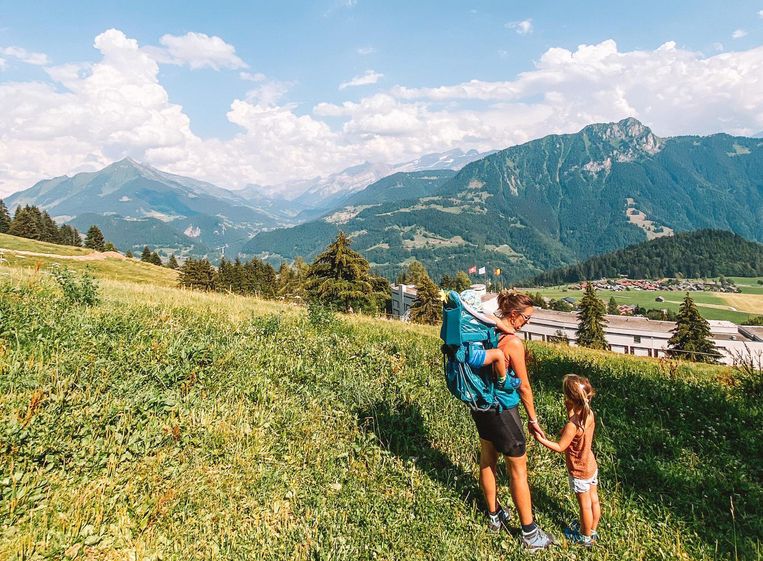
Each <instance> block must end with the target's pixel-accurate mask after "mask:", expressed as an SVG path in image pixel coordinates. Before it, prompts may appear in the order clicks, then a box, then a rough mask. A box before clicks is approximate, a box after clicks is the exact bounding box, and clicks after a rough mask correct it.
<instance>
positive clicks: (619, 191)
mask: <svg viewBox="0 0 763 561" xmlns="http://www.w3.org/2000/svg"><path fill="white" fill-rule="evenodd" d="M761 177H763V142H761V141H760V139H754V138H742V137H732V136H729V135H725V134H718V135H713V136H708V137H694V136H691V137H688V136H687V137H674V138H659V137H657V136H656V135H655V134H654V133H652V131H651V130H649V129H648V128H647V127H645V126H643V125H642V124H641V123H639V122H638V121H636V120H635V119H625V120H623V121H620V122H619V123H609V124H597V125H590V126H588V127H586V128H584V129H583V130H582V131H580V132H578V133H575V134H566V135H551V136H547V137H545V138H542V139H539V140H534V141H531V142H528V143H526V144H522V145H520V146H513V147H511V148H508V149H506V150H502V151H500V152H497V153H495V154H491V155H490V156H487V157H486V158H483V159H481V160H478V161H476V162H473V163H471V164H469V165H467V166H465V167H464V168H463V169H462V170H461V171H460V172H459V173H458V174H456V176H455V177H453V178H452V179H451V180H449V181H447V182H445V183H444V184H443V185H442V187H441V188H440V189H439V190H438V191H436V192H435V193H433V194H431V195H430V196H426V197H423V198H420V199H418V200H415V201H398V202H388V203H384V204H380V205H377V206H372V207H370V208H363V207H359V208H354V209H351V211H350V212H345V213H343V215H342V216H341V219H336V218H334V219H327V218H323V219H322V220H320V221H317V222H309V223H306V224H303V225H301V226H299V227H298V228H299V230H298V232H299V235H298V236H295V235H294V233H293V232H290V231H289V230H274V231H269V232H261V233H259V234H257V235H256V236H255V237H254V238H253V239H252V240H251V241H250V242H249V243H248V244H247V245H246V246H245V251H247V252H248V253H253V254H261V255H266V254H268V255H274V256H282V257H285V258H293V257H296V256H297V255H302V256H303V257H306V258H308V259H309V258H311V257H312V256H313V255H314V252H316V251H318V249H319V247H318V246H319V245H320V244H319V243H318V242H317V241H315V240H318V239H321V240H325V238H322V236H325V235H326V232H327V230H330V231H332V232H334V233H335V232H336V231H337V230H339V229H342V230H344V231H345V232H347V233H348V234H350V235H351V236H352V238H353V241H354V247H355V248H356V249H358V250H360V251H361V252H362V253H363V254H364V255H365V256H366V257H367V258H368V259H369V260H370V261H372V262H373V263H375V264H376V269H377V271H378V272H380V273H382V274H385V275H387V276H390V277H392V276H394V275H395V274H396V273H397V272H398V271H399V270H400V268H401V266H402V264H403V263H404V262H405V261H407V260H409V259H411V258H416V259H417V260H419V261H421V262H422V263H424V264H425V265H426V267H427V268H428V269H429V271H430V273H431V274H433V275H434V276H435V278H437V277H439V276H441V275H442V274H445V273H448V274H452V273H454V272H456V271H458V270H466V269H468V268H469V267H471V266H472V265H478V266H482V265H484V266H486V267H487V268H488V269H489V270H490V269H494V268H501V269H502V271H503V275H502V279H501V280H503V281H505V282H510V281H515V280H518V279H521V278H528V277H529V276H532V275H534V274H537V273H540V272H543V271H546V270H549V269H553V268H557V267H561V266H566V265H571V264H573V263H577V262H579V261H581V260H584V259H587V258H589V257H592V256H594V255H598V254H601V253H606V252H609V251H613V250H617V249H621V248H623V247H627V246H629V245H632V244H635V243H639V242H642V241H645V240H647V239H648V238H652V237H655V236H659V235H664V234H669V233H670V232H671V230H672V231H687V230H696V229H704V228H713V229H722V230H729V231H732V232H734V233H736V234H739V235H741V236H743V237H745V238H746V239H749V240H756V241H760V242H763V189H762V187H763V184H761V179H760V178H761ZM295 240H298V242H299V243H297V244H295V243H294V242H295ZM306 249H307V250H311V251H312V252H311V253H304V250H306Z"/></svg>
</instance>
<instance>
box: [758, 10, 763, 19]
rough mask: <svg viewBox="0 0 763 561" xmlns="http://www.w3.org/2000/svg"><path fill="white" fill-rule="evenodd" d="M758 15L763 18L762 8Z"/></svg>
mask: <svg viewBox="0 0 763 561" xmlns="http://www.w3.org/2000/svg"><path fill="white" fill-rule="evenodd" d="M758 17H759V18H761V19H763V10H760V11H759V12H758Z"/></svg>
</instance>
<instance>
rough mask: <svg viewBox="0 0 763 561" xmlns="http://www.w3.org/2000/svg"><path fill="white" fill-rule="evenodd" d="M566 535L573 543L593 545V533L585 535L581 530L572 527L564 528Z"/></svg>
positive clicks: (584, 545) (586, 545)
mask: <svg viewBox="0 0 763 561" xmlns="http://www.w3.org/2000/svg"><path fill="white" fill-rule="evenodd" d="M564 537H565V538H567V539H568V540H569V541H571V542H572V543H576V544H578V545H582V546H583V547H592V546H593V535H591V536H584V535H583V534H581V533H580V531H578V530H573V529H572V528H565V529H564Z"/></svg>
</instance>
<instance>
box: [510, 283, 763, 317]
mask: <svg viewBox="0 0 763 561" xmlns="http://www.w3.org/2000/svg"><path fill="white" fill-rule="evenodd" d="M745 288H746V287H745ZM525 290H527V291H528V292H532V293H533V294H535V293H536V292H540V293H541V294H542V295H543V296H546V297H548V298H555V299H558V298H565V297H567V296H570V297H572V298H575V299H576V300H579V299H580V298H581V297H582V295H583V291H582V290H578V289H574V290H573V289H570V288H567V285H565V286H559V287H552V288H539V289H535V288H528V289H525ZM742 293H743V294H749V295H750V296H751V297H752V299H753V301H752V303H750V304H748V305H747V311H745V312H742V311H732V310H730V309H729V308H730V307H732V303H730V302H728V301H726V300H725V299H724V296H725V295H721V294H720V293H716V292H692V293H691V297H692V298H693V299H694V301H695V302H696V303H697V306H698V307H699V311H700V313H701V314H702V315H703V316H704V318H705V319H723V320H728V321H733V322H735V323H741V322H743V321H744V320H746V319H748V318H750V317H753V316H756V315H763V293H761V295H760V296H759V293H757V292H754V291H753V290H750V291H746V290H745V289H744V288H743V289H742ZM597 294H598V296H599V298H601V299H602V300H604V302H605V303H606V302H609V299H610V297H613V296H614V298H615V300H616V301H617V303H618V304H632V305H638V306H643V307H644V308H646V309H649V308H656V309H663V308H665V309H669V310H674V311H678V308H679V306H680V305H681V301H682V300H683V298H684V295H685V293H683V292H672V291H667V290H657V291H654V292H651V291H639V290H630V291H612V290H598V291H597ZM658 296H662V297H663V298H664V299H665V301H664V302H657V301H655V298H657V297H658ZM733 296H734V295H731V297H732V298H733Z"/></svg>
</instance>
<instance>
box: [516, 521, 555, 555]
mask: <svg viewBox="0 0 763 561" xmlns="http://www.w3.org/2000/svg"><path fill="white" fill-rule="evenodd" d="M522 543H523V544H524V546H525V548H526V549H528V550H529V551H530V552H535V551H540V550H541V549H547V548H549V547H551V546H552V545H555V544H556V541H555V540H554V538H553V537H552V536H550V535H549V534H547V533H546V532H544V531H543V530H541V529H540V526H538V527H536V528H535V530H533V531H532V532H529V533H525V532H522Z"/></svg>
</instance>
